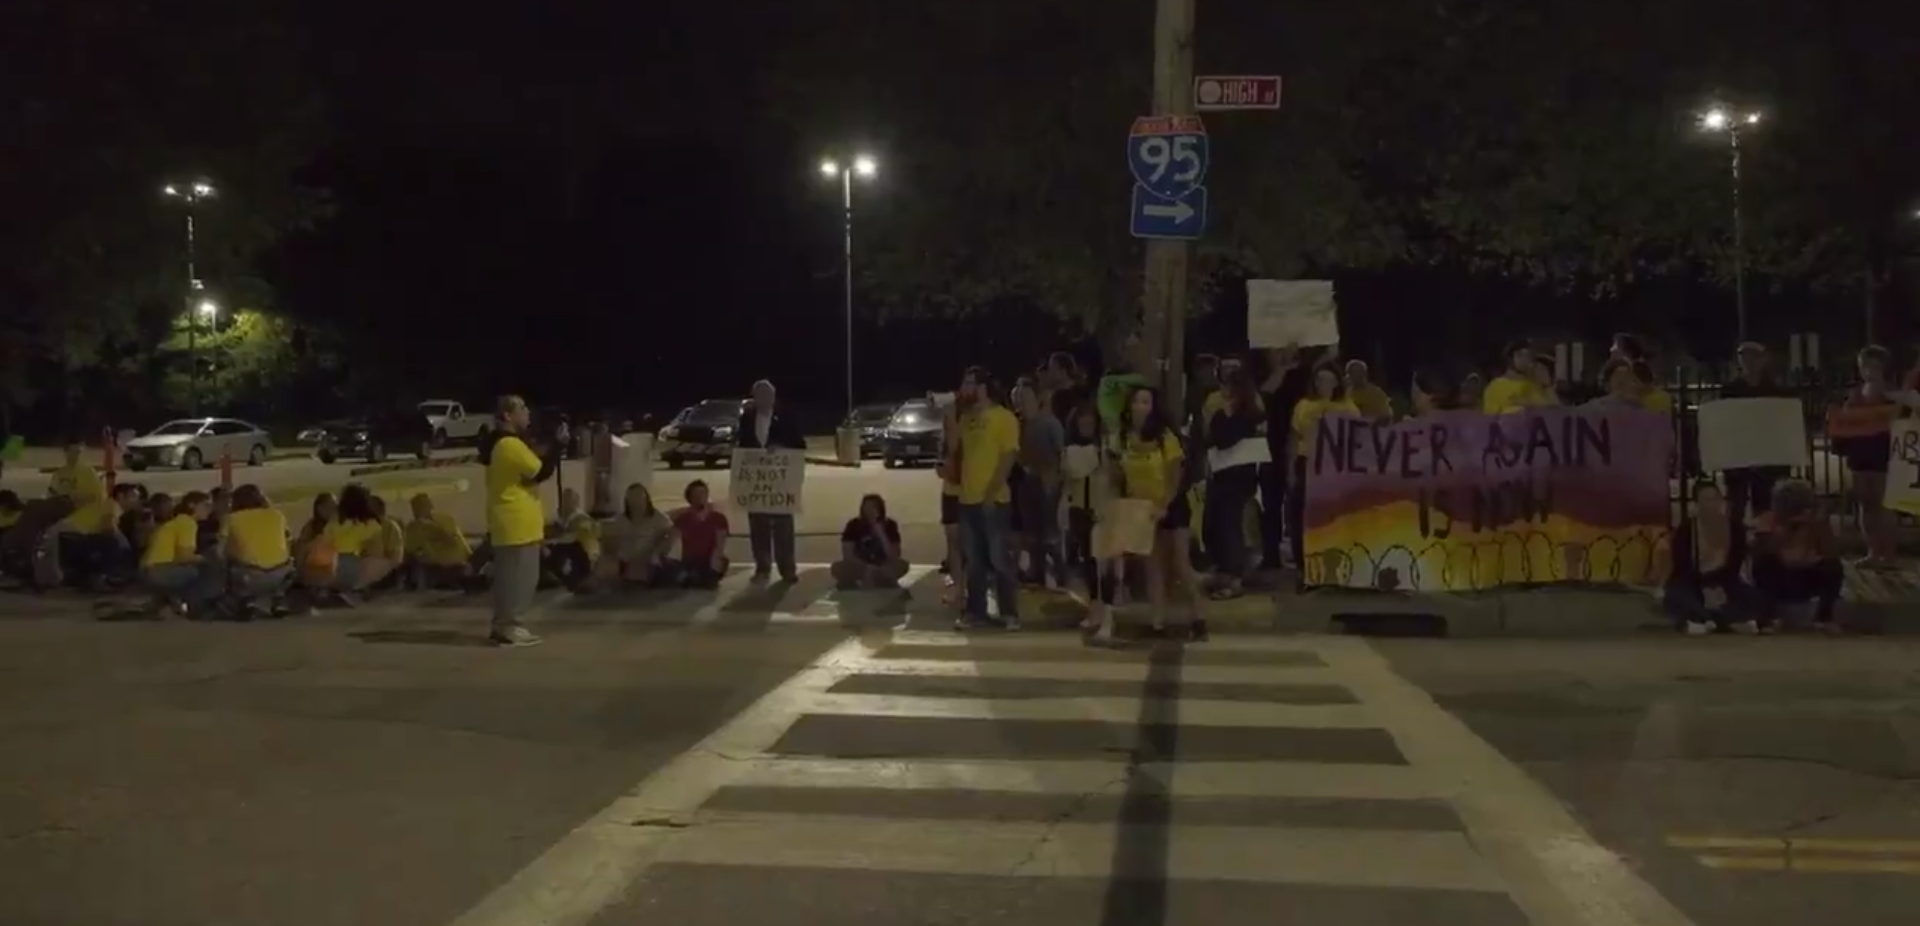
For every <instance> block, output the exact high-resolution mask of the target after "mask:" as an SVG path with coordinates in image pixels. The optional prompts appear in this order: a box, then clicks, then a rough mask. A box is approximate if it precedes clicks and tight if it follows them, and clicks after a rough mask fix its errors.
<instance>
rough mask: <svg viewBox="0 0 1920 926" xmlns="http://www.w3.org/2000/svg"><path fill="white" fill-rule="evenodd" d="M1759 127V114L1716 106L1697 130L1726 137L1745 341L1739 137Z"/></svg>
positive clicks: (1737, 297) (1736, 302)
mask: <svg viewBox="0 0 1920 926" xmlns="http://www.w3.org/2000/svg"><path fill="white" fill-rule="evenodd" d="M1759 124H1760V113H1759V111H1758V110H1754V111H1750V112H1734V111H1732V110H1729V109H1727V108H1725V107H1721V106H1715V107H1713V108H1712V109H1709V110H1707V111H1706V112H1704V113H1701V114H1700V130H1701V131H1703V132H1721V133H1725V135H1726V136H1727V150H1728V151H1729V152H1730V154H1731V157H1730V160H1729V164H1730V166H1731V168H1732V176H1733V307H1734V312H1735V313H1736V319H1737V325H1736V327H1737V329H1738V334H1739V338H1738V339H1739V340H1740V341H1745V340H1746V339H1747V241H1746V222H1745V217H1744V216H1743V215H1742V214H1741V210H1740V136H1741V135H1742V134H1743V133H1745V132H1746V131H1747V130H1749V129H1752V128H1753V127H1755V126H1757V125H1759Z"/></svg>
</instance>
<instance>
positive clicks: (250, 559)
mask: <svg viewBox="0 0 1920 926" xmlns="http://www.w3.org/2000/svg"><path fill="white" fill-rule="evenodd" d="M226 553H227V562H228V563H229V564H230V565H231V566H232V579H233V593H234V595H235V596H236V597H237V598H239V599H240V605H241V608H242V609H241V610H240V612H239V614H240V616H241V617H242V618H245V617H247V616H249V615H250V614H251V613H252V612H253V611H254V610H255V608H254V607H253V602H256V601H258V600H260V599H262V598H265V599H267V601H268V602H269V606H268V607H269V612H268V613H270V614H273V615H276V616H278V615H284V614H285V613H286V598H287V589H288V588H289V587H291V586H292V585H293V550H292V547H291V545H290V544H289V543H288V538H287V516H286V515H284V514H281V513H280V510H279V509H277V508H275V507H273V505H272V504H270V503H269V502H268V501H267V496H266V493H264V492H262V491H260V487H259V486H257V485H251V484H249V485H243V486H241V487H239V488H237V489H235V490H233V510H232V511H231V512H229V513H228V515H227V546H226Z"/></svg>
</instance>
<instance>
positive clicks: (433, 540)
mask: <svg viewBox="0 0 1920 926" xmlns="http://www.w3.org/2000/svg"><path fill="white" fill-rule="evenodd" d="M405 533H406V536H405V540H406V551H407V555H408V556H410V557H412V558H414V559H416V560H419V561H420V562H422V563H425V564H427V565H429V566H464V565H466V563H467V560H469V559H472V558H473V546H472V545H471V544H469V543H467V537H466V535H465V534H462V533H460V525H459V523H457V522H456V521H454V520H453V515H450V514H448V513H446V512H444V511H436V512H434V513H433V516H432V517H431V518H415V519H414V520H412V521H410V522H408V523H407V529H406V532H405Z"/></svg>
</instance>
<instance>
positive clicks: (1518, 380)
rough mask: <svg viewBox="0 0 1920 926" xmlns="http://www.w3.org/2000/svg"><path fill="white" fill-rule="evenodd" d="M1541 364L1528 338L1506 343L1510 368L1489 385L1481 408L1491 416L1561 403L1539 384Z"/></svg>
mask: <svg viewBox="0 0 1920 926" xmlns="http://www.w3.org/2000/svg"><path fill="white" fill-rule="evenodd" d="M1538 369H1539V363H1538V362H1537V360H1536V359H1535V357H1534V354H1533V348H1532V347H1530V346H1528V344H1527V343H1526V342H1525V341H1517V342H1515V343H1513V344H1510V345H1508V346H1507V371H1506V372H1505V373H1502V374H1500V375H1499V376H1498V377H1496V378H1495V379H1494V380H1493V382H1490V383H1488V384H1487V388H1486V391H1484V392H1483V393H1481V396H1480V410H1481V411H1482V412H1484V413H1486V414H1489V415H1506V414H1511V413H1513V412H1520V411H1525V410H1527V409H1529V408H1542V407H1545V406H1549V405H1556V404H1559V403H1558V401H1557V400H1556V399H1555V398H1554V396H1553V394H1552V393H1550V392H1548V391H1547V390H1545V389H1542V388H1541V387H1540V381H1539V379H1538V376H1539V372H1538Z"/></svg>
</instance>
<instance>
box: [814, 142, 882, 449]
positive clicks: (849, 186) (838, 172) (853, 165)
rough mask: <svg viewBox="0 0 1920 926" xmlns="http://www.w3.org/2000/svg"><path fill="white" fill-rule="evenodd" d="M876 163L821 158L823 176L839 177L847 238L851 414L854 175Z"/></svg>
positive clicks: (870, 173) (850, 402)
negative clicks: (841, 161)
mask: <svg viewBox="0 0 1920 926" xmlns="http://www.w3.org/2000/svg"><path fill="white" fill-rule="evenodd" d="M879 169H880V168H879V165H878V164H877V163H875V162H874V160H873V158H870V157H867V156H865V155H861V156H859V157H856V158H854V159H853V160H851V161H849V162H847V163H845V164H842V163H840V162H838V161H834V160H826V161H821V162H820V174H821V176H824V177H834V176H838V177H839V178H840V213H841V221H842V227H843V231H844V232H845V240H846V251H845V256H846V264H845V267H844V275H845V277H846V279H845V283H846V305H845V309H846V319H845V323H846V351H847V355H846V356H847V368H846V374H847V414H849V415H851V414H853V178H854V175H856V174H858V175H859V176H861V177H872V176H873V175H874V174H875V173H877V172H879Z"/></svg>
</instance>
